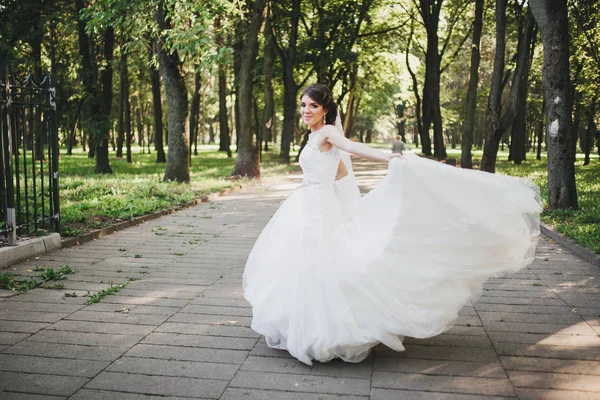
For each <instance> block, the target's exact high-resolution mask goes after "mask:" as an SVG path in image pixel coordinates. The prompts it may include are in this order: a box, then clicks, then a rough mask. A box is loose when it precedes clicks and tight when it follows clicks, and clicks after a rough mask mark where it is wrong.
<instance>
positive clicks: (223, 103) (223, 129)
mask: <svg viewBox="0 0 600 400" xmlns="http://www.w3.org/2000/svg"><path fill="white" fill-rule="evenodd" d="M221 18H222V17H221V16H217V17H216V18H215V23H214V26H215V30H216V43H217V48H219V49H221V48H223V47H224V40H223V33H222V32H220V31H219V30H220V28H221ZM218 76H219V77H218V85H219V151H224V152H226V153H227V157H229V158H231V137H230V136H229V123H228V118H227V77H226V75H225V66H224V65H223V64H222V63H219V66H218Z"/></svg>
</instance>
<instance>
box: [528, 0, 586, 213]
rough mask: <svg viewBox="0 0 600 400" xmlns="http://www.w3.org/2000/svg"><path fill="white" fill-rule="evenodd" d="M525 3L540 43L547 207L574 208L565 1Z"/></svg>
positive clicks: (567, 31) (531, 1)
mask: <svg viewBox="0 0 600 400" xmlns="http://www.w3.org/2000/svg"><path fill="white" fill-rule="evenodd" d="M529 4H530V7H531V12H532V13H533V16H534V17H535V21H536V22H537V26H538V28H539V30H540V35H541V38H542V45H543V47H544V69H543V71H542V79H543V81H542V82H543V86H544V97H545V99H546V102H545V106H546V109H545V111H546V123H547V125H546V131H547V139H546V140H547V151H548V207H549V208H550V209H551V210H554V209H565V208H571V209H574V210H576V209H577V208H578V204H577V188H576V186H575V158H574V156H575V155H574V153H573V151H572V147H573V141H574V140H575V137H574V135H573V129H572V126H571V122H572V121H571V118H572V115H571V113H572V109H573V98H572V91H571V90H572V89H571V78H570V75H569V20H568V17H567V4H566V0H530V1H529Z"/></svg>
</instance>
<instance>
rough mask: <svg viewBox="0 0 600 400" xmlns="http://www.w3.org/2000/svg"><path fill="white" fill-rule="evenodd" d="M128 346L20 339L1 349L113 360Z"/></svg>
mask: <svg viewBox="0 0 600 400" xmlns="http://www.w3.org/2000/svg"><path fill="white" fill-rule="evenodd" d="M128 349H129V347H105V346H102V347H99V346H81V345H71V344H61V343H52V344H51V345H49V344H48V343H44V342H32V341H29V340H25V341H22V342H20V343H18V344H15V345H13V346H10V347H8V348H6V349H4V350H3V351H2V353H6V354H23V355H30V356H40V357H57V358H68V359H73V360H98V361H114V360H115V359H117V358H118V357H119V356H121V354H123V353H124V352H125V351H127V350H128Z"/></svg>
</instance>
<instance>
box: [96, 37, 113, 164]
mask: <svg viewBox="0 0 600 400" xmlns="http://www.w3.org/2000/svg"><path fill="white" fill-rule="evenodd" d="M114 46H115V32H114V30H113V28H112V27H108V28H107V29H106V31H105V32H104V60H105V62H106V66H105V67H104V69H103V70H102V73H101V74H100V81H101V83H102V105H101V108H100V116H101V121H100V123H99V125H98V128H97V129H98V131H97V136H96V137H95V138H94V142H95V144H96V168H95V169H94V172H95V173H97V174H112V172H113V171H112V168H111V167H110V164H109V160H108V138H109V137H110V125H111V123H110V111H111V108H112V98H113V89H112V84H113V69H112V61H113V50H114Z"/></svg>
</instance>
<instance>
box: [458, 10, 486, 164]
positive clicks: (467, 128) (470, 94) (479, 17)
mask: <svg viewBox="0 0 600 400" xmlns="http://www.w3.org/2000/svg"><path fill="white" fill-rule="evenodd" d="M484 3H485V1H484V0H476V1H475V22H474V23H473V42H472V44H471V70H470V74H469V89H468V91H467V106H466V111H465V123H464V125H463V126H464V130H463V136H462V141H461V154H460V166H461V168H468V169H472V168H473V157H472V154H471V151H472V149H473V131H474V129H475V109H476V107H477V85H478V84H479V61H480V59H481V54H480V52H479V46H480V43H481V30H482V29H483V5H484Z"/></svg>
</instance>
